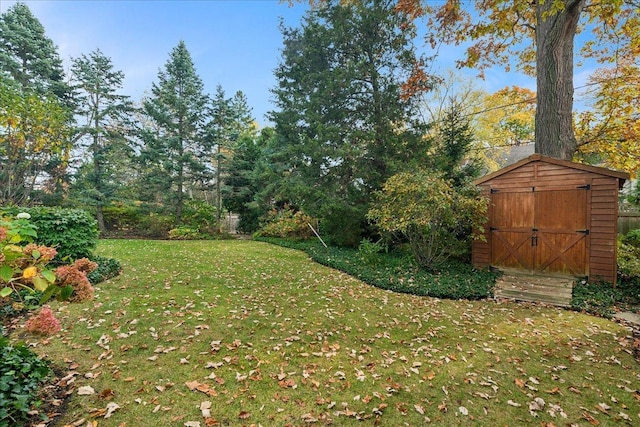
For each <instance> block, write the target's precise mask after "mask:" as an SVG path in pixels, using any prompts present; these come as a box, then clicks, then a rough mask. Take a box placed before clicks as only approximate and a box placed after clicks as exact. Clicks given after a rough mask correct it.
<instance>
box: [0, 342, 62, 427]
mask: <svg viewBox="0 0 640 427" xmlns="http://www.w3.org/2000/svg"><path fill="white" fill-rule="evenodd" d="M52 374H53V372H52V370H51V368H50V367H49V364H48V363H47V362H46V361H44V360H42V359H40V358H39V357H38V356H37V355H36V354H35V353H33V352H32V351H30V350H29V348H27V346H26V345H23V344H16V345H12V344H11V343H10V341H9V340H8V339H7V338H4V337H0V425H2V426H9V425H26V424H25V422H26V420H27V419H28V417H29V412H30V411H31V409H32V407H33V406H37V405H38V404H39V403H40V402H39V401H38V390H39V388H40V384H42V383H43V382H44V381H46V380H47V379H49V378H50V377H51V375H52Z"/></svg>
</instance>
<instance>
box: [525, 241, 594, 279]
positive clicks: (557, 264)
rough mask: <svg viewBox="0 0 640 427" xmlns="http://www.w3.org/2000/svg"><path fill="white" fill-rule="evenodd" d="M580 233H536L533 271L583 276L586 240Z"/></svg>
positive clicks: (584, 272)
mask: <svg viewBox="0 0 640 427" xmlns="http://www.w3.org/2000/svg"><path fill="white" fill-rule="evenodd" d="M586 237H587V236H586V235H585V234H581V233H541V232H538V233H537V246H536V255H535V265H534V270H536V271H542V272H547V273H559V274H564V275H570V276H584V275H585V274H586V271H585V259H586V250H587V245H586V243H587V239H586Z"/></svg>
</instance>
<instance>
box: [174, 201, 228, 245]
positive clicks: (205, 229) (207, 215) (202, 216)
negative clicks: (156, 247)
mask: <svg viewBox="0 0 640 427" xmlns="http://www.w3.org/2000/svg"><path fill="white" fill-rule="evenodd" d="M182 226H183V227H187V228H191V229H195V230H196V231H197V232H199V233H216V232H217V231H218V214H217V209H216V208H215V206H212V205H210V204H209V203H207V202H205V201H203V200H187V201H186V202H185V204H184V207H183V210H182ZM169 238H171V235H169Z"/></svg>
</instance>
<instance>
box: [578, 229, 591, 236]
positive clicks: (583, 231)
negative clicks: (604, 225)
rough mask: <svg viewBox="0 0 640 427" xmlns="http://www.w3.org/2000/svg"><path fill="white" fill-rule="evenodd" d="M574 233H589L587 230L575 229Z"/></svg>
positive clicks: (586, 234)
mask: <svg viewBox="0 0 640 427" xmlns="http://www.w3.org/2000/svg"><path fill="white" fill-rule="evenodd" d="M576 233H582V234H584V235H585V236H588V235H589V230H576Z"/></svg>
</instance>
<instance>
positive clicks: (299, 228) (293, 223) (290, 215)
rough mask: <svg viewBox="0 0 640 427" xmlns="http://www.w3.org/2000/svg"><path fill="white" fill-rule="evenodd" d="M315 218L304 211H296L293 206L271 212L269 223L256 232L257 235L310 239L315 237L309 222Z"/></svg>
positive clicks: (313, 221) (311, 222) (312, 221)
mask: <svg viewBox="0 0 640 427" xmlns="http://www.w3.org/2000/svg"><path fill="white" fill-rule="evenodd" d="M313 223H315V220H314V219H313V218H311V217H310V216H309V215H307V214H305V213H304V212H302V211H297V212H294V211H293V210H292V209H291V208H289V207H285V208H284V209H283V210H281V211H279V212H277V211H272V212H270V213H269V219H268V223H267V224H266V225H265V226H264V227H262V229H260V231H258V232H257V233H256V236H263V237H282V238H296V239H308V238H310V237H313V231H312V230H311V228H310V227H309V224H313Z"/></svg>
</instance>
